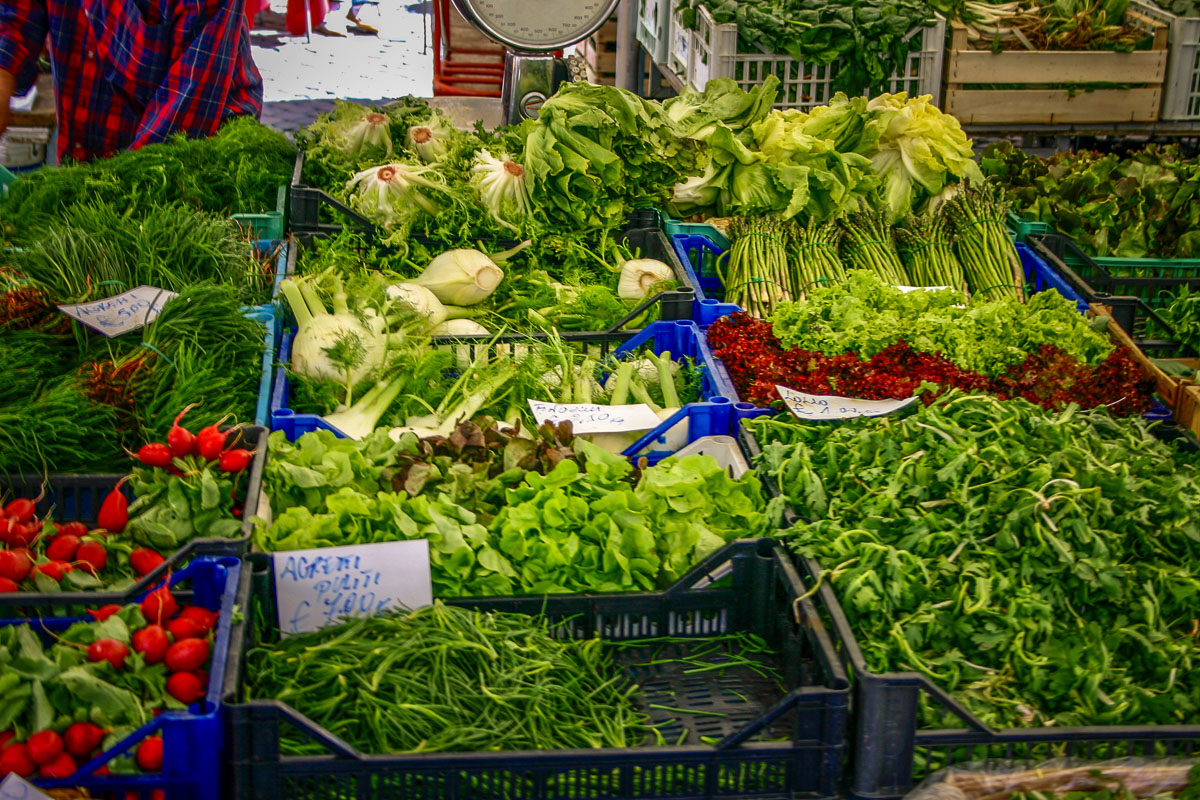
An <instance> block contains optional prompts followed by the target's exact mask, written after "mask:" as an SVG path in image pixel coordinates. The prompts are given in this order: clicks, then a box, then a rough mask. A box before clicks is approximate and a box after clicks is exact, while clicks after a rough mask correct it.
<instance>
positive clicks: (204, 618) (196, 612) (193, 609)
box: [179, 606, 217, 632]
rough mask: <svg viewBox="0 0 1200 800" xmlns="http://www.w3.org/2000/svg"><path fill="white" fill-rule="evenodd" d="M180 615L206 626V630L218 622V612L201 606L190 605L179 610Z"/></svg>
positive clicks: (203, 626)
mask: <svg viewBox="0 0 1200 800" xmlns="http://www.w3.org/2000/svg"><path fill="white" fill-rule="evenodd" d="M179 616H181V617H183V618H185V619H190V620H191V621H192V622H195V623H196V624H197V625H199V626H200V627H202V628H204V630H205V632H208V631H211V630H212V629H213V628H214V627H216V624H217V612H215V611H209V610H208V609H207V608H203V607H201V606H188V607H187V608H185V609H183V610H182V611H180V612H179Z"/></svg>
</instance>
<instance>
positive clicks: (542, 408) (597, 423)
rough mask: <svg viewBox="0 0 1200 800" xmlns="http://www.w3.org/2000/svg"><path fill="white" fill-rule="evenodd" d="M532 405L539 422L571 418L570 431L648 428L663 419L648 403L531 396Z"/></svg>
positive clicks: (580, 432)
mask: <svg viewBox="0 0 1200 800" xmlns="http://www.w3.org/2000/svg"><path fill="white" fill-rule="evenodd" d="M529 408H530V409H531V410H532V411H533V418H534V420H536V421H537V424H538V425H541V424H542V423H543V422H564V421H565V422H570V423H571V431H572V432H573V433H575V434H584V433H621V432H622V431H648V430H650V429H651V428H655V427H658V423H660V422H662V420H660V419H659V418H658V415H657V414H655V413H654V412H653V411H651V410H650V406H648V405H646V404H645V403H635V404H633V405H627V406H600V405H592V404H589V403H543V402H541V401H540V400H530V401H529Z"/></svg>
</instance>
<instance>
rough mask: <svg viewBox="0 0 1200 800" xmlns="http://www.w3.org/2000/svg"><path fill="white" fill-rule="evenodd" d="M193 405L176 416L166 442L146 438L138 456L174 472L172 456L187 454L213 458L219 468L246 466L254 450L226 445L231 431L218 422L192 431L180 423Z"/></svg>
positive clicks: (230, 469) (233, 469)
mask: <svg viewBox="0 0 1200 800" xmlns="http://www.w3.org/2000/svg"><path fill="white" fill-rule="evenodd" d="M193 408H195V404H193V405H190V406H187V407H186V408H184V409H183V410H182V411H180V412H179V415H178V416H177V417H175V421H174V422H173V423H172V424H171V430H169V431H168V432H167V441H166V443H165V444H164V443H163V442H149V443H148V444H144V445H142V446H141V447H140V448H138V451H137V453H136V457H137V460H138V461H140V462H142V463H143V464H145V465H146V466H147V467H158V468H160V469H166V470H170V471H172V472H174V473H176V474H178V473H179V472H180V466H179V465H178V464H176V463H175V459H177V458H187V457H188V456H195V457H197V458H202V459H204V460H205V461H213V462H216V464H217V466H218V467H219V468H220V469H221V471H222V472H241V471H242V470H244V469H246V468H247V467H249V466H250V462H251V461H252V460H253V458H254V453H253V452H251V451H250V450H247V449H246V448H244V447H233V446H229V436H230V432H228V431H225V432H223V431H221V429H220V426H221V422H217V423H215V424H213V425H208V426H206V427H204V428H201V429H200V430H199V432H197V433H194V434H193V433H192V432H191V431H189V430H188V429H187V428H185V427H183V426H182V425H180V424H179V423H180V421H181V420H182V419H183V417H184V415H185V414H187V412H189V411H191V410H192V409H193Z"/></svg>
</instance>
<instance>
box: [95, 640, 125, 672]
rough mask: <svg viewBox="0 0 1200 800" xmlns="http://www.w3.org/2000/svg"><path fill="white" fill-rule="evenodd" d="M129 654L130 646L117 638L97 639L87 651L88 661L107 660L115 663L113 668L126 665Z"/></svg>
mask: <svg viewBox="0 0 1200 800" xmlns="http://www.w3.org/2000/svg"><path fill="white" fill-rule="evenodd" d="M128 655H129V648H128V647H126V646H125V645H124V644H122V643H121V642H118V641H117V640H116V639H97V640H96V641H94V642H92V645H91V647H89V648H88V651H87V657H88V661H107V662H108V663H110V664H112V665H113V669H121V667H123V666H125V658H126V656H128Z"/></svg>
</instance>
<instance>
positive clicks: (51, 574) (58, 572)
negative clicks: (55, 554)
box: [33, 561, 73, 583]
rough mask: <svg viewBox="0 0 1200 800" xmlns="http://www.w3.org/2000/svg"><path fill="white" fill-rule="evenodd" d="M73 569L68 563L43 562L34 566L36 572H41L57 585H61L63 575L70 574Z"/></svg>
mask: <svg viewBox="0 0 1200 800" xmlns="http://www.w3.org/2000/svg"><path fill="white" fill-rule="evenodd" d="M72 569H73V567H72V566H71V565H70V564H68V563H67V562H66V561H43V562H42V563H41V564H37V565H35V566H34V568H33V571H34V572H40V573H42V574H43V575H45V576H46V577H47V578H53V579H54V582H55V583H61V582H62V579H63V575H66V574H67V573H68V572H70V571H71V570H72Z"/></svg>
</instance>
